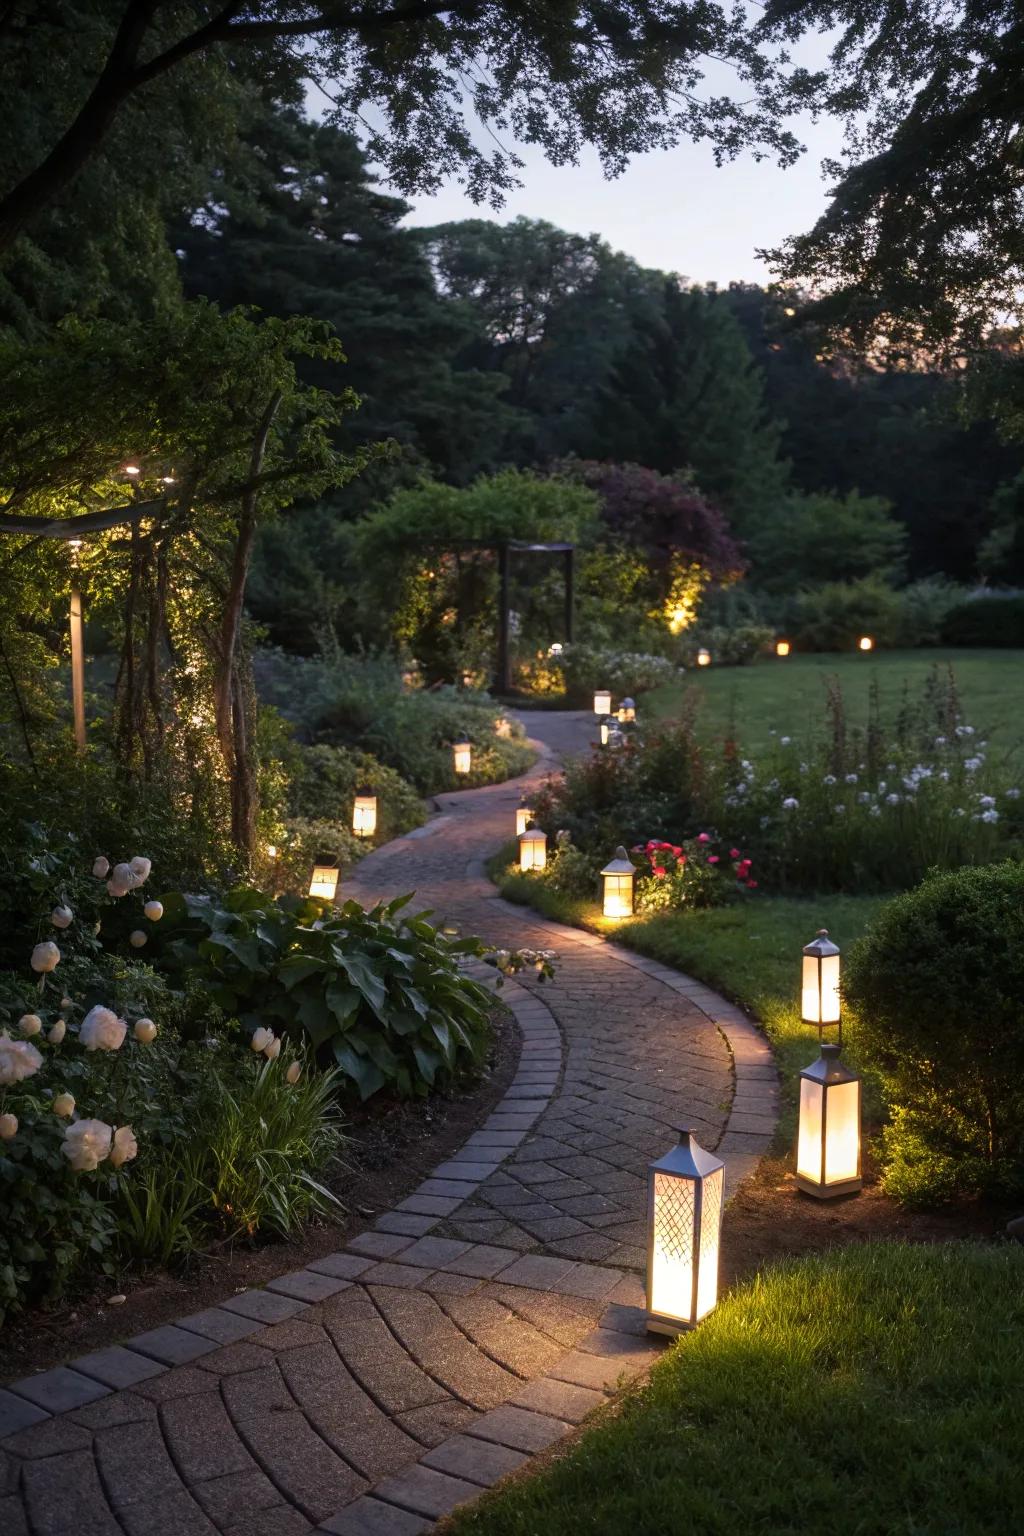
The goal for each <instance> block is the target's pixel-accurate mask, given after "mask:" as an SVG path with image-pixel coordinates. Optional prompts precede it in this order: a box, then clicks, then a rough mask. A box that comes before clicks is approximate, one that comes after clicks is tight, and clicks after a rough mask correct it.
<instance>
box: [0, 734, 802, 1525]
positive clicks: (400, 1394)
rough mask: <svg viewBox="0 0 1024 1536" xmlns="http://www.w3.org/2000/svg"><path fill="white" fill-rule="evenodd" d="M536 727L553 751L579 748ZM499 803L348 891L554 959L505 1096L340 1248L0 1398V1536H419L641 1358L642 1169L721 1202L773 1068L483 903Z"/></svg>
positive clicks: (708, 1015) (653, 1349)
mask: <svg viewBox="0 0 1024 1536" xmlns="http://www.w3.org/2000/svg"><path fill="white" fill-rule="evenodd" d="M534 718H535V720H536V725H535V733H536V734H537V735H539V736H542V737H543V738H544V740H545V742H546V743H548V744H549V746H550V747H551V748H553V749H554V750H555V751H559V752H560V751H564V750H567V749H573V748H574V747H576V746H581V745H582V744H583V743H584V742H585V741H586V739H587V737H588V736H589V734H590V724H591V719H590V717H589V716H578V715H577V716H573V715H542V716H537V717H534ZM531 723H533V722H531ZM551 766H552V763H551V760H550V759H548V761H547V762H546V763H542V764H541V765H540V767H539V769H538V770H535V772H534V775H533V779H534V780H535V779H537V778H538V777H540V776H542V774H543V771H544V770H545V769H550V768H551ZM529 782H530V781H529V780H528V781H527V783H529ZM522 788H523V781H519V782H518V783H516V784H514V785H501V786H497V787H495V788H492V789H486V790H478V791H469V792H466V793H464V794H459V795H450V796H444V797H442V809H441V814H440V815H439V816H438V817H436V818H435V819H434V820H433V821H432V822H431V823H429V824H428V826H427V827H425V828H423V829H420V831H419V832H418V833H415V834H413V835H411V836H410V837H407V838H404V839H400V840H398V841H397V842H395V843H392V844H389V845H388V846H387V847H385V848H383V849H381V850H378V852H376V853H375V854H373V855H371V856H370V857H369V858H368V859H367V860H365V861H364V863H363V864H362V865H361V866H360V876H359V881H358V884H356V883H355V882H350V883H349V885H348V887H347V889H346V893H345V894H353V895H356V896H358V898H359V899H360V900H370V899H373V898H374V897H376V896H379V895H388V896H390V895H396V894H398V893H400V892H403V893H404V892H405V891H407V890H411V889H414V888H415V889H416V890H417V892H418V896H419V901H420V903H421V904H422V905H423V906H429V907H431V908H433V909H434V911H435V912H437V913H438V914H439V915H441V916H444V917H445V918H446V919H448V920H450V921H454V922H457V923H459V924H460V925H461V926H462V927H463V929H464V930H465V931H467V932H470V931H472V932H480V933H482V934H483V935H484V936H485V937H486V938H487V940H488V941H489V942H493V943H494V944H496V945H500V946H506V947H509V948H514V947H535V948H541V949H555V950H557V952H558V960H557V962H556V977H555V980H554V982H553V983H548V984H546V985H544V986H540V985H539V984H537V983H535V982H534V981H532V979H531V980H530V981H527V982H525V983H523V982H515V983H509V984H507V985H506V988H505V991H504V994H503V995H504V997H505V1000H506V1001H507V1002H508V1003H509V1005H510V1006H511V1008H512V1010H513V1012H514V1014H515V1016H516V1020H517V1024H518V1027H519V1032H520V1034H521V1037H522V1057H521V1061H520V1066H519V1070H518V1072H517V1075H516V1078H515V1080H514V1081H513V1083H512V1084H511V1085H510V1087H509V1090H508V1092H507V1094H506V1096H505V1098H504V1099H503V1100H502V1102H501V1103H500V1104H499V1105H498V1106H497V1108H496V1110H495V1111H494V1112H493V1113H492V1114H491V1115H490V1116H489V1118H488V1119H487V1120H486V1121H485V1122H484V1124H483V1125H482V1126H481V1127H480V1129H479V1130H478V1131H476V1132H475V1133H474V1134H473V1135H472V1136H471V1137H470V1138H469V1140H468V1141H467V1143H466V1144H465V1146H464V1147H463V1148H462V1149H461V1150H460V1151H459V1152H458V1153H457V1154H455V1156H454V1157H451V1158H449V1159H448V1160H446V1161H445V1162H444V1163H442V1164H440V1165H439V1166H438V1167H437V1168H436V1169H435V1170H434V1171H433V1174H432V1175H431V1177H430V1178H428V1179H427V1180H425V1181H424V1182H423V1183H422V1184H421V1185H420V1187H419V1188H418V1189H417V1190H416V1191H415V1192H414V1193H412V1194H411V1195H410V1196H409V1197H408V1198H407V1199H406V1200H404V1201H403V1202H402V1203H401V1204H400V1205H399V1206H398V1207H397V1208H396V1209H395V1210H394V1211H390V1212H388V1213H386V1214H385V1215H384V1216H382V1217H381V1218H380V1219H379V1220H378V1221H377V1223H376V1226H375V1229H374V1230H372V1231H370V1232H365V1233H363V1234H362V1235H361V1236H359V1237H356V1238H354V1239H353V1240H352V1241H351V1242H350V1243H349V1244H348V1245H347V1247H346V1249H345V1250H344V1251H343V1252H340V1253H337V1254H333V1255H330V1256H328V1257H327V1258H324V1259H320V1260H317V1261H316V1262H314V1263H313V1264H311V1265H310V1266H309V1267H308V1268H307V1269H305V1270H300V1271H296V1272H294V1273H292V1274H288V1275H282V1276H281V1277H279V1278H278V1279H277V1280H275V1281H272V1282H271V1283H270V1284H269V1285H268V1286H267V1287H266V1288H265V1289H264V1290H256V1291H249V1292H244V1293H242V1294H239V1295H236V1296H233V1297H231V1298H228V1299H226V1300H225V1301H224V1302H223V1303H222V1304H221V1305H220V1306H219V1307H213V1308H210V1309H208V1310H207V1311H204V1312H200V1313H196V1314H194V1315H193V1316H191V1317H186V1318H183V1319H181V1320H180V1322H179V1323H178V1324H176V1325H173V1326H166V1327H162V1328H157V1329H153V1330H151V1331H150V1332H149V1333H146V1334H141V1335H138V1336H137V1337H135V1338H133V1339H129V1340H127V1341H126V1343H125V1345H123V1346H116V1347H113V1348H109V1349H104V1350H100V1351H98V1352H96V1353H94V1354H92V1355H87V1356H84V1357H82V1358H81V1359H79V1360H76V1361H73V1362H72V1363H71V1365H70V1366H69V1367H59V1368H57V1369H55V1370H51V1371H46V1372H43V1373H41V1374H40V1375H37V1376H35V1377H30V1378H27V1379H25V1380H23V1381H20V1382H15V1383H13V1384H12V1386H11V1387H10V1388H9V1389H0V1533H2V1536H22V1533H25V1536H28V1533H31V1536H72V1533H74V1536H293V1533H294V1536H301V1533H305V1532H308V1531H312V1530H319V1531H329V1532H332V1533H335V1536H415V1533H418V1532H421V1531H425V1530H428V1529H429V1528H430V1526H431V1525H432V1524H433V1522H434V1520H436V1519H437V1518H439V1517H441V1516H442V1515H444V1514H446V1513H448V1512H449V1511H450V1510H451V1509H452V1508H454V1507H455V1506H456V1505H458V1504H460V1503H463V1502H465V1501H467V1500H469V1499H472V1498H474V1497H476V1496H477V1495H478V1494H479V1492H480V1491H481V1489H483V1488H485V1487H489V1486H491V1485H492V1484H493V1483H495V1482H497V1481H498V1480H499V1479H500V1478H502V1477H504V1476H506V1475H507V1474H508V1473H510V1472H513V1471H516V1470H518V1469H519V1468H521V1467H522V1466H523V1465H524V1464H525V1463H526V1461H527V1460H528V1458H529V1457H530V1456H531V1455H534V1454H536V1453H537V1452H539V1451H541V1450H544V1449H546V1448H547V1447H548V1446H550V1445H551V1444H553V1443H554V1442H555V1441H556V1440H558V1439H559V1438H560V1437H561V1436H563V1435H565V1434H567V1433H569V1431H570V1429H571V1428H572V1427H573V1426H574V1425H576V1424H578V1423H579V1422H580V1421H581V1420H582V1419H583V1418H584V1417H585V1416H586V1415H587V1414H589V1413H590V1412H591V1411H592V1410H593V1409H594V1408H596V1407H599V1406H601V1404H603V1403H606V1402H607V1401H608V1400H609V1397H610V1395H611V1394H612V1393H613V1392H614V1391H615V1390H616V1389H617V1388H619V1387H620V1386H621V1385H622V1384H624V1383H625V1382H626V1381H628V1380H629V1379H630V1378H631V1377H633V1376H635V1375H636V1374H638V1373H639V1372H640V1371H642V1370H644V1369H645V1368H646V1367H647V1365H648V1364H649V1363H650V1362H651V1360H652V1359H654V1358H655V1355H656V1353H657V1350H658V1348H659V1347H660V1346H659V1345H658V1344H657V1343H655V1342H653V1341H652V1340H651V1339H650V1338H649V1337H648V1336H647V1335H646V1334H645V1332H644V1313H643V1310H642V1303H643V1291H642V1282H641V1275H640V1271H641V1270H642V1267H643V1262H644V1254H643V1244H644V1170H645V1167H646V1164H647V1162H648V1161H649V1160H650V1159H651V1158H652V1157H654V1156H657V1155H659V1154H660V1153H662V1152H663V1151H665V1150H666V1149H667V1148H668V1147H669V1146H670V1145H671V1144H672V1142H673V1139H674V1128H675V1127H676V1126H677V1125H678V1124H680V1123H681V1122H684V1121H685V1122H687V1123H689V1124H691V1125H693V1126H694V1127H695V1128H696V1130H697V1132H698V1135H699V1137H700V1139H701V1140H702V1141H703V1142H704V1144H705V1145H706V1146H709V1147H717V1148H718V1150H719V1151H720V1153H721V1155H723V1156H724V1157H725V1159H726V1168H727V1179H728V1182H729V1183H730V1184H731V1185H733V1186H734V1185H735V1182H736V1181H737V1180H738V1179H739V1178H741V1177H743V1176H744V1175H745V1174H746V1173H748V1172H750V1171H752V1169H753V1167H754V1166H755V1165H756V1162H757V1159H758V1156H759V1155H760V1154H761V1153H762V1152H763V1151H764V1150H765V1147H766V1146H767V1142H768V1139H769V1137H770V1134H771V1132H772V1130H773V1128H774V1119H775V1110H776V1099H775V1095H776V1087H775V1069H774V1066H773V1065H772V1061H771V1056H770V1053H769V1051H768V1047H767V1045H766V1043H765V1042H764V1039H763V1037H762V1036H761V1035H760V1034H759V1032H758V1031H757V1030H755V1029H754V1028H753V1027H752V1026H751V1025H750V1024H749V1023H748V1022H747V1021H746V1020H745V1019H744V1017H743V1015H742V1014H741V1013H740V1012H739V1010H737V1009H735V1008H732V1007H730V1005H728V1004H726V1003H725V1002H724V1001H723V1000H722V999H721V998H719V997H718V996H717V995H716V994H715V993H713V992H711V991H710V990H709V989H707V988H705V987H702V986H700V985H699V984H698V983H696V982H693V981H691V980H690V979H688V978H687V977H685V976H682V975H680V974H679V973H678V972H675V971H672V970H670V969H669V968H668V967H665V966H661V965H658V964H656V963H654V962H652V961H648V960H646V959H643V958H642V957H639V956H636V955H632V954H630V953H629V952H628V951H626V950H622V949H619V948H617V947H615V946H614V945H610V944H607V943H605V942H604V941H603V940H601V939H599V938H596V937H594V936H592V935H587V934H583V933H580V932H577V931H576V930H573V929H563V928H561V927H558V926H557V925H553V924H550V923H547V922H545V921H544V920H543V919H541V918H539V917H538V916H536V914H534V913H531V912H529V911H526V910H523V909H519V908H516V907H512V906H509V905H508V904H506V903H505V902H503V901H501V900H499V899H498V898H497V897H496V895H495V893H494V888H493V887H492V886H491V885H490V884H489V882H488V881H487V880H486V877H485V875H484V870H483V865H482V862H481V860H482V858H483V857H485V856H486V855H488V854H489V853H490V852H491V851H492V850H494V849H495V848H497V847H498V846H499V845H500V844H501V843H503V842H504V841H506V840H507V839H508V837H509V835H510V833H511V832H512V830H513V829H514V808H515V806H516V804H517V803H518V801H519V797H520V794H521V791H522Z"/></svg>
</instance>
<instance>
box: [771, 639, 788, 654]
mask: <svg viewBox="0 0 1024 1536" xmlns="http://www.w3.org/2000/svg"><path fill="white" fill-rule="evenodd" d="M789 650H790V646H789V641H788V640H776V642H775V654H776V656H788V655H789Z"/></svg>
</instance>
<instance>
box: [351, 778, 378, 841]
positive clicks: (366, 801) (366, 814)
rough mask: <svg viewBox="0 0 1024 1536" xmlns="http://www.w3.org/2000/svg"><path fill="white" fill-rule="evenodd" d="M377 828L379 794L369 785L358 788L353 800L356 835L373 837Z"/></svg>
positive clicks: (354, 831)
mask: <svg viewBox="0 0 1024 1536" xmlns="http://www.w3.org/2000/svg"><path fill="white" fill-rule="evenodd" d="M376 830H377V796H376V794H375V793H374V791H373V790H372V789H371V788H370V787H369V785H364V786H363V787H362V788H361V789H357V790H356V792H355V796H354V797H353V800H352V831H353V833H354V834H355V836H356V837H372V836H373V835H374V833H375V832H376Z"/></svg>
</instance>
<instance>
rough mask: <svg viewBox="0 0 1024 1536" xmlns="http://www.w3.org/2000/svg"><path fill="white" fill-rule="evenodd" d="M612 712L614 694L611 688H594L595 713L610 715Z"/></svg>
mask: <svg viewBox="0 0 1024 1536" xmlns="http://www.w3.org/2000/svg"><path fill="white" fill-rule="evenodd" d="M611 712H612V694H611V689H610V688H595V689H594V714H595V715H610V714H611Z"/></svg>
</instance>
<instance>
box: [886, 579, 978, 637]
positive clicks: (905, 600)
mask: <svg viewBox="0 0 1024 1536" xmlns="http://www.w3.org/2000/svg"><path fill="white" fill-rule="evenodd" d="M964 591H965V588H963V587H959V586H957V585H956V583H955V582H952V581H948V580H947V579H946V577H945V576H925V577H924V578H923V579H922V580H921V581H912V582H911V583H910V585H909V586H906V587H900V589H899V591H898V593H897V597H898V599H899V613H898V616H897V623H896V633H895V635H894V637H893V639H894V643H895V644H896V645H900V646H906V647H907V648H908V649H913V648H914V647H915V646H918V645H938V644H940V642H941V640H942V631H943V626H944V624H945V622H946V618H947V616H948V614H949V613H950V612H951V610H952V609H954V608H955V607H956V605H957V604H958V603H959V602H960V601H961V600H962V598H963V595H964Z"/></svg>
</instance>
